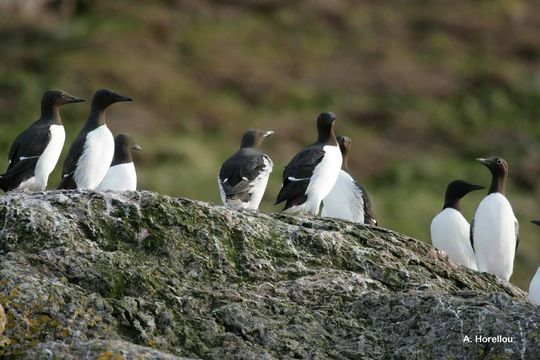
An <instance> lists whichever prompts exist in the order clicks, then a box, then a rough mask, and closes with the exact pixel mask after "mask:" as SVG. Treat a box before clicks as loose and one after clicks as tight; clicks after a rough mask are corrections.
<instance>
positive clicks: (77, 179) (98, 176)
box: [58, 89, 133, 190]
mask: <svg viewBox="0 0 540 360" xmlns="http://www.w3.org/2000/svg"><path fill="white" fill-rule="evenodd" d="M120 101H133V100H132V99H131V98H130V97H127V96H121V95H118V94H117V93H115V92H113V91H111V90H107V89H100V90H98V91H96V93H95V94H94V98H93V99H92V109H91V111H90V116H89V117H88V120H86V124H85V125H84V127H83V128H82V130H81V132H80V133H79V135H78V136H77V138H76V139H75V141H74V142H73V144H71V148H70V149H69V153H68V156H67V158H66V160H65V161H64V169H63V170H62V182H61V183H60V186H58V189H89V190H93V189H95V188H96V187H97V186H98V185H99V184H100V183H101V181H102V180H103V178H104V177H105V174H106V173H107V171H108V170H109V167H110V165H111V161H112V159H113V155H114V138H113V135H112V133H111V131H110V130H109V128H108V127H107V125H106V124H105V115H106V113H107V108H108V107H109V106H110V105H112V104H114V103H116V102H120Z"/></svg>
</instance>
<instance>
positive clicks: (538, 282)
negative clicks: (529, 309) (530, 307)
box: [529, 220, 540, 305]
mask: <svg viewBox="0 0 540 360" xmlns="http://www.w3.org/2000/svg"><path fill="white" fill-rule="evenodd" d="M531 222H532V223H533V224H536V225H540V220H533V221H531ZM529 302H531V303H532V304H535V305H540V267H539V268H538V269H537V270H536V273H535V274H534V276H533V278H532V280H531V285H529Z"/></svg>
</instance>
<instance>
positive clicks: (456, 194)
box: [430, 180, 484, 270]
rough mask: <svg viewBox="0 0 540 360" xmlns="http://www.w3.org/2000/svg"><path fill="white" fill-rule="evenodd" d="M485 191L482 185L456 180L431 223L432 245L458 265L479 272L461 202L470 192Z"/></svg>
mask: <svg viewBox="0 0 540 360" xmlns="http://www.w3.org/2000/svg"><path fill="white" fill-rule="evenodd" d="M479 189H484V187H483V186H481V185H474V184H469V183H468V182H466V181H463V180H454V181H452V182H451V183H450V184H448V187H447V188H446V195H445V197H444V205H443V209H442V211H441V212H440V213H439V214H437V215H436V216H435V217H434V218H433V220H432V221H431V229H430V230H431V243H432V244H433V246H435V247H436V248H437V249H439V250H442V251H444V252H445V253H446V254H448V256H449V257H450V258H451V259H452V260H454V261H455V262H456V263H458V264H460V265H463V266H465V267H468V268H469V269H473V270H477V269H478V268H477V266H476V257H475V255H474V251H473V248H472V245H471V241H470V231H471V229H470V225H469V223H468V222H467V220H465V217H463V215H462V214H461V211H460V200H461V199H462V198H463V197H464V196H465V195H467V194H468V193H469V192H471V191H474V190H479Z"/></svg>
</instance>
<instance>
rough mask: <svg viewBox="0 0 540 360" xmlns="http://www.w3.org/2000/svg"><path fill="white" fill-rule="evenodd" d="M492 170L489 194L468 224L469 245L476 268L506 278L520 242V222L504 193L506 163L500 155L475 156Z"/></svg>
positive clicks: (510, 271)
mask: <svg viewBox="0 0 540 360" xmlns="http://www.w3.org/2000/svg"><path fill="white" fill-rule="evenodd" d="M476 160H478V161H480V162H481V163H482V164H484V165H485V166H486V167H487V168H488V169H489V171H490V172H491V185H490V187H489V192H488V195H487V196H486V197H485V198H484V199H483V200H482V201H481V202H480V205H478V208H477V209H476V213H475V214H474V219H473V222H472V223H471V244H472V246H473V249H474V252H475V254H476V264H477V266H478V270H479V271H483V272H488V273H490V274H494V275H496V276H498V277H499V278H501V279H504V280H506V281H508V280H509V279H510V276H511V275H512V271H513V267H514V256H515V254H516V250H517V247H518V244H519V236H518V234H519V225H518V221H517V219H516V217H515V216H514V211H513V210H512V206H511V205H510V203H509V202H508V200H507V199H506V197H505V196H504V186H505V183H506V177H507V174H508V164H507V163H506V161H505V160H504V159H503V158H500V157H491V158H488V159H476Z"/></svg>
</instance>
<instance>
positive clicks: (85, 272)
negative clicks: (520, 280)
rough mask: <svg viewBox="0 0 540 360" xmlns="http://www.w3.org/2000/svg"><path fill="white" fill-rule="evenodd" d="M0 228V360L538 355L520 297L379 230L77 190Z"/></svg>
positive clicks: (534, 318)
mask: <svg viewBox="0 0 540 360" xmlns="http://www.w3.org/2000/svg"><path fill="white" fill-rule="evenodd" d="M0 224H3V226H2V229H1V230H0V262H1V270H0V304H2V305H4V308H5V313H6V318H7V323H6V328H5V332H4V336H5V337H6V339H9V342H10V343H9V345H7V346H5V347H4V348H3V350H1V351H2V354H3V355H4V356H6V357H12V358H17V357H20V358H39V356H49V355H50V358H66V359H76V358H79V357H78V356H79V355H80V354H83V353H84V354H86V353H91V354H92V357H93V358H100V357H102V358H111V359H114V358H115V356H119V355H120V354H124V355H126V356H128V355H129V356H132V357H136V356H139V357H141V358H162V359H174V358H180V357H186V358H239V359H242V358H245V359H248V358H250V359H251V358H262V359H274V358H275V359H277V358H287V357H289V358H295V357H296V358H340V359H358V358H373V359H377V358H390V357H395V358H433V359H439V358H448V357H449V358H456V359H469V358H476V357H479V356H483V357H487V358H501V359H514V358H523V359H534V358H540V346H539V343H540V339H539V337H538V336H539V335H538V328H537V327H538V322H539V320H540V312H538V311H537V308H536V307H534V306H533V305H530V304H528V303H527V302H526V297H525V294H524V293H523V292H522V291H521V290H519V289H518V288H516V287H514V286H512V285H511V284H509V283H505V282H501V281H499V280H497V279H496V278H495V277H493V276H491V275H489V274H484V273H478V272H474V271H471V270H468V269H465V268H463V267H460V266H457V265H456V264H454V263H452V262H450V261H449V260H448V258H447V257H446V256H445V255H443V254H442V253H440V252H438V251H437V250H435V249H434V248H432V247H431V246H429V245H426V244H424V243H422V242H420V241H417V240H415V239H411V238H409V237H407V236H404V235H401V234H398V233H395V232H392V231H390V230H386V229H383V228H376V227H367V226H362V225H357V224H352V223H349V222H344V221H337V220H328V219H321V218H306V217H291V216H286V215H281V214H262V213H259V212H253V211H245V212H234V211H230V210H228V209H226V208H223V207H219V206H214V205H211V204H207V203H203V202H198V201H191V200H186V199H175V198H171V197H168V196H163V195H159V194H156V193H151V192H125V193H97V192H87V191H83V192H79V191H55V192H46V193H35V194H23V193H10V194H8V195H6V196H4V197H2V198H1V199H0ZM0 320H1V312H0ZM465 335H467V336H470V337H471V338H472V339H473V340H474V337H475V335H482V336H497V335H503V336H511V337H512V338H513V342H511V343H489V344H486V343H474V341H473V342H471V343H467V342H465V343H464V341H463V340H464V337H465ZM45 358H48V357H45Z"/></svg>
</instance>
